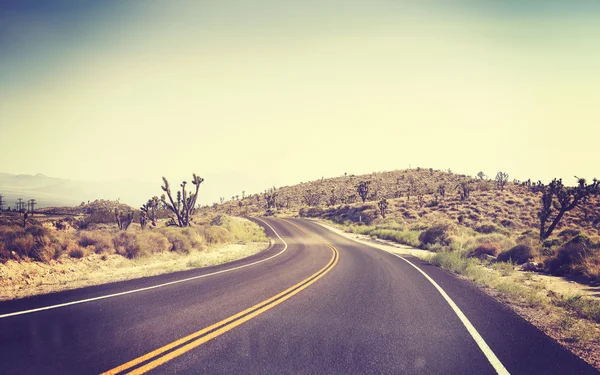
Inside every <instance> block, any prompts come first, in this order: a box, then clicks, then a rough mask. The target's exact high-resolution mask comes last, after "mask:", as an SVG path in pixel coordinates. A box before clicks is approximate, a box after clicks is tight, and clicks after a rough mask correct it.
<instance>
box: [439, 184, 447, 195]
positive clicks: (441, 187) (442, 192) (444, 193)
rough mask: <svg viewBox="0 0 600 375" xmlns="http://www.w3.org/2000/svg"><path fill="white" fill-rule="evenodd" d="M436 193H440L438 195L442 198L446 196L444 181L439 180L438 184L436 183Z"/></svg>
mask: <svg viewBox="0 0 600 375" xmlns="http://www.w3.org/2000/svg"><path fill="white" fill-rule="evenodd" d="M438 193H439V194H440V196H441V197H442V198H444V197H445V196H446V183H445V182H440V184H439V185H438Z"/></svg>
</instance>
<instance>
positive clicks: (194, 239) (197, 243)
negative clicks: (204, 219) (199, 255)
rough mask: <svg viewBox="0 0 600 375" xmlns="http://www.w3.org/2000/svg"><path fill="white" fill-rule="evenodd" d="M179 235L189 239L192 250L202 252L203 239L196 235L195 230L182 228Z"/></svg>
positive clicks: (196, 231) (198, 234)
mask: <svg viewBox="0 0 600 375" xmlns="http://www.w3.org/2000/svg"><path fill="white" fill-rule="evenodd" d="M175 229H176V228H175ZM181 233H183V235H184V236H186V237H187V238H188V239H189V241H190V244H191V245H192V248H193V249H196V250H202V249H203V248H204V237H202V235H201V234H200V233H198V230H197V229H196V228H193V227H188V228H183V229H181Z"/></svg>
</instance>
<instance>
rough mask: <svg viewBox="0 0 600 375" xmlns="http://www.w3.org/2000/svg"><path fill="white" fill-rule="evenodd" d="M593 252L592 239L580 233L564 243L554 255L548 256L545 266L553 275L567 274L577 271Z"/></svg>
mask: <svg viewBox="0 0 600 375" xmlns="http://www.w3.org/2000/svg"><path fill="white" fill-rule="evenodd" d="M593 253H594V250H593V245H592V242H591V241H590V239H589V238H588V237H586V236H584V235H581V234H580V235H577V236H575V237H573V238H572V239H571V240H569V241H568V242H566V243H565V244H564V245H562V246H561V247H560V248H559V249H558V251H557V253H556V255H555V256H554V257H551V258H547V259H546V260H545V261H544V266H545V267H546V269H547V270H548V272H550V273H551V274H553V275H557V276H561V275H565V274H568V273H571V272H573V271H576V270H577V268H578V266H581V265H582V264H583V263H584V261H585V260H586V259H587V258H588V257H592V256H593V255H594V254H593Z"/></svg>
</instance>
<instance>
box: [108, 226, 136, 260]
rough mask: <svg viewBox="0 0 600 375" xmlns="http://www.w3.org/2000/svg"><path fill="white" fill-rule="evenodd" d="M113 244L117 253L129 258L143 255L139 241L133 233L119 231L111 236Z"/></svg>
mask: <svg viewBox="0 0 600 375" xmlns="http://www.w3.org/2000/svg"><path fill="white" fill-rule="evenodd" d="M113 244H114V246H115V250H116V251H117V254H119V255H123V256H125V257H127V258H129V259H134V258H139V257H141V256H142V255H143V254H142V247H141V245H140V241H139V239H138V237H137V236H136V235H135V234H133V233H128V232H119V233H118V234H117V235H116V236H115V237H113Z"/></svg>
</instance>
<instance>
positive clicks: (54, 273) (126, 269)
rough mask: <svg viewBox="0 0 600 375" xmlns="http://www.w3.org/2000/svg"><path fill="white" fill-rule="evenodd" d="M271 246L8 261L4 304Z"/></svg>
mask: <svg viewBox="0 0 600 375" xmlns="http://www.w3.org/2000/svg"><path fill="white" fill-rule="evenodd" d="M268 245H269V243H268V242H260V243H249V244H244V245H241V244H229V245H222V246H219V247H214V248H210V249H208V250H205V251H201V252H193V253H191V254H189V255H182V254H177V253H161V254H156V255H153V256H150V257H145V258H142V259H135V260H130V259H127V258H124V257H122V256H120V255H116V254H113V255H108V256H106V255H105V256H102V255H98V254H92V255H89V256H87V257H84V258H81V259H73V258H69V257H67V256H63V257H61V258H59V259H58V260H54V261H51V262H50V263H49V264H42V263H39V262H15V261H8V262H6V264H0V301H2V300H10V299H15V298H23V297H28V296H33V295H38V294H46V293H52V292H58V291H62V290H69V289H77V288H82V287H86V286H91V285H100V284H106V283H110V282H115V281H122V280H129V279H135V278H139V277H145V276H153V275H160V274H164V273H170V272H176V271H182V270H187V269H191V268H198V267H206V266H213V265H217V264H222V263H226V262H231V261H233V260H237V259H241V258H245V257H248V256H250V255H253V254H256V253H258V252H260V251H262V250H265V249H266V248H267V247H268Z"/></svg>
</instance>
